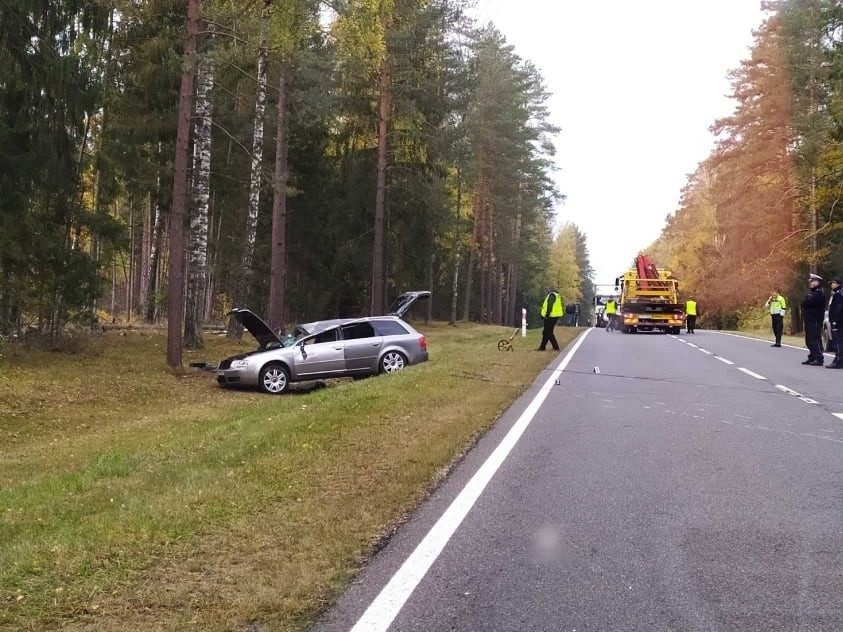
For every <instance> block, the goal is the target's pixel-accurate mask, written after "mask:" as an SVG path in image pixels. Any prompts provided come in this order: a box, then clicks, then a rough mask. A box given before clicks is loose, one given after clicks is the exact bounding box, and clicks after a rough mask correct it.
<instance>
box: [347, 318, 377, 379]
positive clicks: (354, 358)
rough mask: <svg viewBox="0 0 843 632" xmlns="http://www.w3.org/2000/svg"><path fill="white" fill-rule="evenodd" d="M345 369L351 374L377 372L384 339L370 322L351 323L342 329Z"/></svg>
mask: <svg viewBox="0 0 843 632" xmlns="http://www.w3.org/2000/svg"><path fill="white" fill-rule="evenodd" d="M341 332H342V339H343V346H344V353H345V368H346V370H347V371H348V372H349V373H351V374H357V373H374V372H375V371H377V366H378V358H379V357H380V351H381V346H382V345H383V339H382V338H381V337H380V336H378V335H377V334H376V333H375V330H374V328H373V327H372V324H371V323H370V322H368V321H362V322H357V323H349V324H347V325H343V326H342V327H341Z"/></svg>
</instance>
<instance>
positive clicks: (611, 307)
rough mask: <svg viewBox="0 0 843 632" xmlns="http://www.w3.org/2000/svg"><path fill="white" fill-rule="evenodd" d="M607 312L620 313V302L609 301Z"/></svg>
mask: <svg viewBox="0 0 843 632" xmlns="http://www.w3.org/2000/svg"><path fill="white" fill-rule="evenodd" d="M606 313H607V314H617V313H618V304H617V303H615V301H609V302H608V303H606Z"/></svg>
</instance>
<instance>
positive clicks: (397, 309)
mask: <svg viewBox="0 0 843 632" xmlns="http://www.w3.org/2000/svg"><path fill="white" fill-rule="evenodd" d="M429 300H430V292H429V291H427V290H423V291H416V292H404V293H403V294H402V295H401V296H399V297H398V298H396V299H395V300H394V301H393V303H392V305H391V306H390V308H389V311H388V312H387V316H398V318H403V316H404V314H406V313H407V312H408V311H410V308H411V307H412V306H413V305H415V304H416V303H417V302H418V301H429Z"/></svg>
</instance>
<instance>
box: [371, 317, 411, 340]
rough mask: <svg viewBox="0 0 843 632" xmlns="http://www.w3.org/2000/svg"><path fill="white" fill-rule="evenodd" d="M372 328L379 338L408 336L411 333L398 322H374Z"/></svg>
mask: <svg viewBox="0 0 843 632" xmlns="http://www.w3.org/2000/svg"><path fill="white" fill-rule="evenodd" d="M372 326H373V327H374V328H375V332H376V333H377V334H378V335H379V336H406V335H407V334H408V333H410V332H408V331H407V330H406V329H405V328H404V325H402V324H401V323H399V322H398V321H397V320H373V321H372Z"/></svg>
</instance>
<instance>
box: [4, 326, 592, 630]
mask: <svg viewBox="0 0 843 632" xmlns="http://www.w3.org/2000/svg"><path fill="white" fill-rule="evenodd" d="M423 329H424V331H425V334H426V335H427V336H428V340H429V344H430V352H431V360H430V361H429V362H427V363H425V364H423V365H419V366H417V367H412V368H410V369H408V370H406V371H403V372H401V373H399V374H396V375H392V376H381V377H377V378H372V379H368V380H360V381H340V382H337V383H334V384H332V385H331V387H330V388H325V389H320V390H316V391H313V392H310V393H306V394H299V395H293V394H291V395H287V396H282V397H270V396H264V395H260V394H258V393H251V392H242V391H240V392H236V391H235V392H232V391H226V390H222V389H219V388H217V387H216V385H215V384H214V382H213V376H211V375H207V374H197V375H188V376H174V375H172V374H171V373H170V372H169V371H167V370H166V368H165V367H164V365H163V355H164V338H163V336H161V335H160V334H158V333H156V332H150V331H148V332H139V333H130V334H129V335H125V336H121V335H118V334H117V333H116V332H110V333H109V335H108V336H106V337H105V339H102V340H100V341H98V342H97V343H96V344H95V345H94V346H93V347H92V348H91V349H89V350H88V351H87V352H85V353H82V354H77V355H73V356H65V355H56V354H50V353H44V352H27V353H21V352H19V351H15V350H11V351H10V350H9V348H6V349H5V350H0V353H2V354H3V355H2V356H0V436H3V437H4V444H3V445H4V449H3V451H2V453H0V628H3V629H97V630H126V629H161V628H165V629H184V628H197V629H202V630H223V629H232V628H238V627H245V626H247V625H250V624H255V626H258V627H255V629H266V630H299V629H304V628H305V627H306V626H307V624H308V623H309V622H311V621H312V620H313V618H314V617H315V616H316V615H317V614H318V612H320V611H321V610H322V609H323V608H324V607H325V606H326V605H327V604H328V603H330V601H331V600H332V599H333V598H335V597H336V596H337V595H338V594H339V593H340V591H341V590H342V588H343V587H344V586H345V585H346V583H347V582H348V580H349V579H350V578H351V577H352V576H353V574H354V572H355V571H356V570H357V569H358V568H359V567H360V565H361V564H362V563H363V562H364V561H365V559H366V557H367V555H368V554H369V553H370V552H371V550H372V548H373V547H374V546H375V545H376V543H377V542H378V541H379V540H381V539H382V538H383V537H384V536H385V535H386V534H388V533H390V531H391V530H392V529H393V528H394V526H395V525H396V524H397V523H398V522H399V521H400V520H401V519H402V517H403V516H405V515H406V514H407V512H408V511H410V510H411V509H412V508H413V507H414V506H415V505H416V504H417V503H418V502H419V501H420V500H422V499H423V498H424V497H425V495H426V494H427V493H428V491H429V490H430V488H431V487H432V486H433V485H435V483H436V481H437V480H439V478H440V477H441V476H442V475H443V473H444V472H445V471H447V467H448V465H449V464H450V463H452V462H453V460H454V459H455V458H457V457H458V456H459V455H460V454H461V453H462V452H463V451H464V450H465V449H466V448H467V447H468V446H470V445H471V443H472V442H473V441H474V440H475V439H476V438H477V436H478V435H479V434H480V433H482V432H483V431H484V430H485V429H486V428H488V427H489V426H490V425H491V424H492V423H494V421H495V419H496V418H497V417H498V415H499V414H500V413H501V411H503V410H504V409H505V408H506V407H507V406H508V405H509V403H511V402H512V400H513V399H514V398H515V397H517V395H518V394H520V393H521V392H522V391H523V389H524V388H525V387H526V386H527V385H528V384H529V383H530V382H531V381H532V380H533V379H534V378H535V376H536V375H537V374H538V373H539V372H540V371H541V370H542V369H543V368H544V367H545V366H546V365H547V363H548V362H549V361H550V359H551V356H550V355H549V354H541V353H535V352H532V351H530V350H531V349H532V348H534V347H535V346H536V345H537V336H538V332H530V335H529V337H528V339H527V340H526V341H523V340H522V339H521V338H516V339H515V343H514V344H515V351H514V352H512V353H502V352H499V351H497V350H496V342H497V340H498V339H499V338H501V337H505V336H508V335H509V333H510V331H509V330H504V329H502V328H497V327H479V326H468V325H467V326H463V327H459V328H456V329H454V328H449V327H446V326H436V325H434V326H431V327H427V328H423ZM558 331H559V334H558V337H559V339H560V343H563V344H564V343H567V342H568V341H570V340H571V339H572V338H573V336H574V335H575V334H576V333H577V332H576V331H572V330H565V329H560V330H558ZM243 346H247V347H248V346H250V345H249V344H248V343H231V342H229V341H225V340H224V339H219V338H214V339H212V340H209V342H208V349H207V350H206V351H205V352H204V353H203V354H194V355H199V356H202V357H206V358H208V359H219V358H221V357H224V356H226V355H229V354H231V353H233V352H235V351H237V350H239V349H241V348H243ZM191 359H193V358H192V357H191V358H188V359H187V361H189V360H191Z"/></svg>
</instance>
